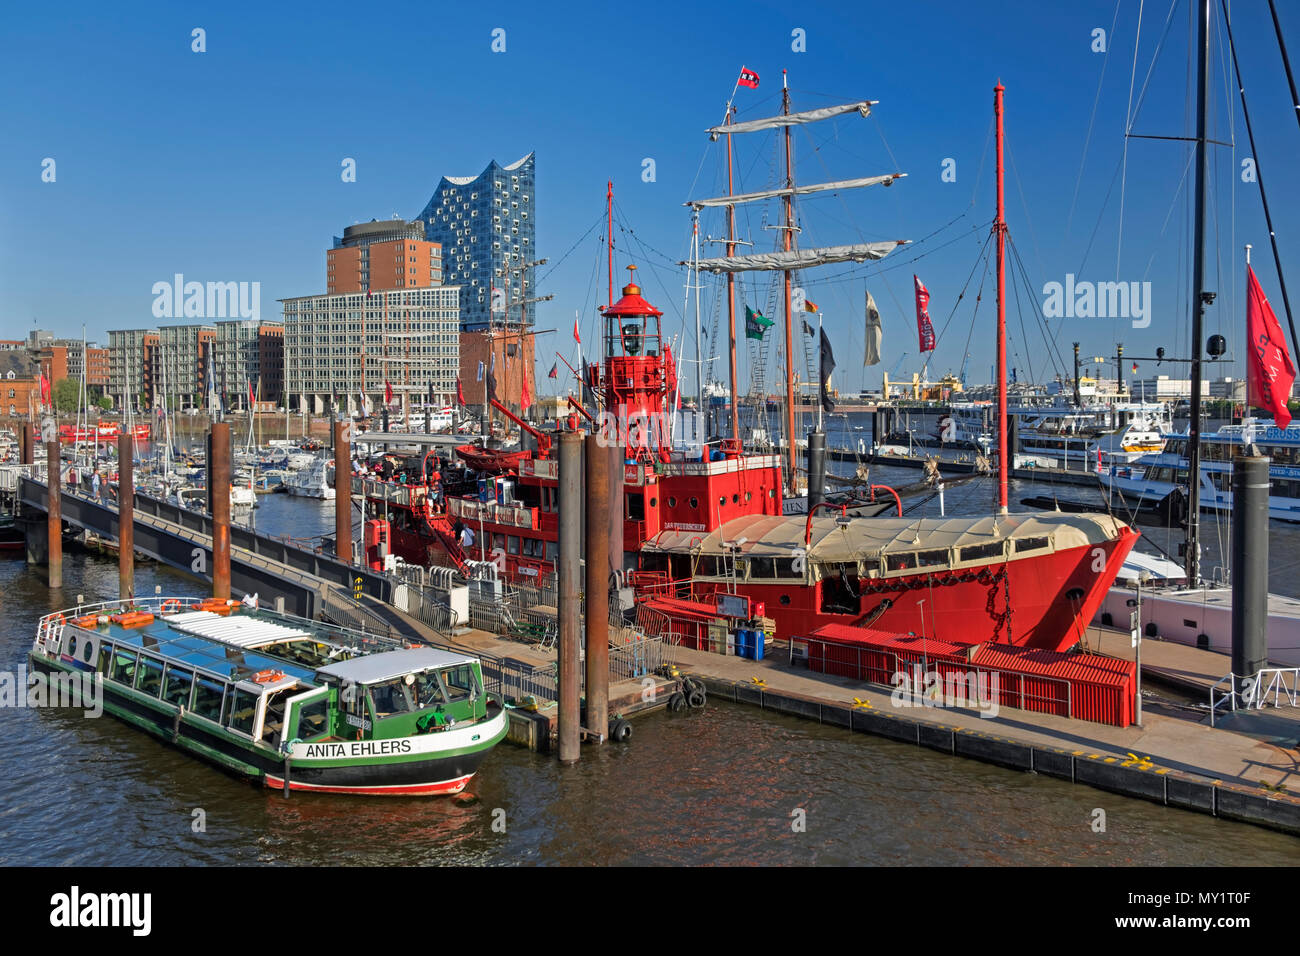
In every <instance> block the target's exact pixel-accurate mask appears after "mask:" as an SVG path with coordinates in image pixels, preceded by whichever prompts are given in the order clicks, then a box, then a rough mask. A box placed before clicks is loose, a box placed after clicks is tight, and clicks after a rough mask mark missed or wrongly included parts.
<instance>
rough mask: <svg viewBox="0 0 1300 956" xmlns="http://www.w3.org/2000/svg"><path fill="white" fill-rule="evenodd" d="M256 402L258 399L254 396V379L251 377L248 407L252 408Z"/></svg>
mask: <svg viewBox="0 0 1300 956" xmlns="http://www.w3.org/2000/svg"><path fill="white" fill-rule="evenodd" d="M256 403H257V399H256V398H255V397H254V396H253V380H252V379H251V378H250V379H249V380H248V407H249V408H250V409H251V408H252V407H253V405H255V404H256Z"/></svg>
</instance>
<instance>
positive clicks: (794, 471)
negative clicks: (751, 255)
mask: <svg viewBox="0 0 1300 956" xmlns="http://www.w3.org/2000/svg"><path fill="white" fill-rule="evenodd" d="M789 112H790V89H789V86H788V84H787V83H786V72H785V70H782V71H781V113H782V114H789ZM785 188H786V189H793V188H794V170H793V169H792V168H791V166H790V127H789V126H786V128H785ZM793 244H794V197H793V196H789V195H788V196H786V197H785V242H784V243H783V246H782V248H784V250H785V251H786V252H789V251H790V248H791V246H792V245H793ZM793 322H794V318H793V317H792V316H791V315H790V270H789V269H786V270H785V420H786V432H787V433H788V439H789V442H790V448H789V452H790V456H789V457H790V494H791V495H794V494H795V493H796V492H797V491H798V476H799V451H798V448H797V447H796V446H795V443H794V437H795V436H794V333H793V331H792V330H791V324H792V323H793Z"/></svg>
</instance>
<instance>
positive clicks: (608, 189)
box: [583, 179, 614, 375]
mask: <svg viewBox="0 0 1300 956" xmlns="http://www.w3.org/2000/svg"><path fill="white" fill-rule="evenodd" d="M605 203H606V212H605V218H606V221H607V222H608V223H609V240H608V241H607V242H606V243H605V248H606V249H607V250H608V251H609V298H608V299H606V300H605V302H606V305H605V308H609V307H610V306H611V305H613V304H614V180H612V179H611V180H609V181H608V182H607V183H606V184H605ZM583 374H584V375H585V374H586V370H585V369H584V370H583Z"/></svg>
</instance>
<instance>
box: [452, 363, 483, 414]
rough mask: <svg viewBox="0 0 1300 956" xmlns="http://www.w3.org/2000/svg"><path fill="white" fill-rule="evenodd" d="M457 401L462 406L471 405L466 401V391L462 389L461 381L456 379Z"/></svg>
mask: <svg viewBox="0 0 1300 956" xmlns="http://www.w3.org/2000/svg"><path fill="white" fill-rule="evenodd" d="M479 364H482V363H479ZM456 401H458V402H460V403H461V405H467V404H469V403H468V402H466V401H465V389H464V388H462V387H461V384H460V379H456Z"/></svg>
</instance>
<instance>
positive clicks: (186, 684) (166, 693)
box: [162, 664, 194, 707]
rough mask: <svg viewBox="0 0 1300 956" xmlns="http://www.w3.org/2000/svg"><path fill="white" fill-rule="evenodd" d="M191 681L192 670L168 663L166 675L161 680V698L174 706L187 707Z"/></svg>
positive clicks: (192, 678)
mask: <svg viewBox="0 0 1300 956" xmlns="http://www.w3.org/2000/svg"><path fill="white" fill-rule="evenodd" d="M193 682H194V674H193V672H191V671H188V670H186V669H184V668H182V667H175V666H173V665H171V664H168V665H167V676H166V678H165V679H164V680H163V692H162V698H163V700H165V701H167V703H169V704H171V705H173V706H175V707H188V706H189V703H190V685H191V684H192V683H193Z"/></svg>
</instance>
